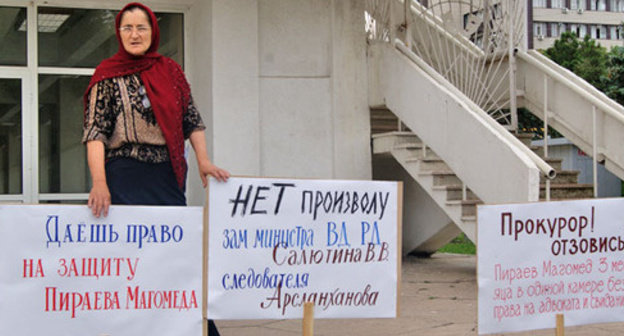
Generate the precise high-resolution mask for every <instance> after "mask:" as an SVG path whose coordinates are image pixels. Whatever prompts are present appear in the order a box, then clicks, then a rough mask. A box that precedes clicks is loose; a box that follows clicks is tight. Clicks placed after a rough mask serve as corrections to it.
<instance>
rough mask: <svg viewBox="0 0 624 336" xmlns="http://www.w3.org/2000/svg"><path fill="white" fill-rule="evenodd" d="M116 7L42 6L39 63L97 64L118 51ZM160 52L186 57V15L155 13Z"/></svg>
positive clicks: (180, 57)
mask: <svg viewBox="0 0 624 336" xmlns="http://www.w3.org/2000/svg"><path fill="white" fill-rule="evenodd" d="M115 15H117V11H116V10H103V9H80V8H57V7H39V10H38V13H37V19H38V28H37V29H38V41H39V65H40V66H58V67H81V68H94V67H96V66H97V65H98V64H99V63H100V62H101V61H102V60H103V59H105V58H108V57H110V56H112V55H113V54H115V53H116V52H117V48H118V44H117V38H116V37H115V28H114V25H115ZM156 17H157V18H158V25H159V26H160V47H159V50H158V51H159V52H160V53H161V54H163V55H165V56H168V57H171V58H173V59H174V60H175V61H176V62H178V63H179V64H183V61H184V52H183V51H184V45H183V42H182V41H183V40H184V39H183V29H184V24H183V15H182V14H178V13H156Z"/></svg>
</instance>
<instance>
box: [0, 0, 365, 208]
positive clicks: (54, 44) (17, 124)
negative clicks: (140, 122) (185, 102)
mask: <svg viewBox="0 0 624 336" xmlns="http://www.w3.org/2000/svg"><path fill="white" fill-rule="evenodd" d="M125 3H126V1H118V0H101V1H94V0H47V1H43V0H41V1H39V0H35V1H22V0H0V148H1V150H0V202H24V203H81V204H83V203H85V201H86V199H87V197H88V192H89V190H90V177H89V170H88V167H87V164H86V158H85V148H84V145H83V144H82V143H81V133H82V120H83V106H82V95H83V93H84V90H85V88H86V86H87V83H88V82H89V79H90V76H91V74H92V73H93V70H94V68H95V66H96V65H97V64H98V63H99V62H100V61H101V60H103V59H104V58H106V57H109V56H111V55H113V54H114V53H115V52H116V51H117V41H116V39H115V31H114V27H113V26H114V18H115V15H116V13H117V11H118V10H119V9H120V8H121V7H123V5H125ZM144 3H145V4H147V5H148V6H150V7H151V8H152V9H154V11H155V12H156V14H157V16H158V18H159V25H160V28H161V44H160V49H159V51H160V52H161V53H162V54H164V55H166V56H169V57H171V58H173V59H174V60H176V61H177V62H178V63H180V64H181V65H182V66H183V67H184V70H185V72H186V74H187V77H188V79H189V81H190V83H191V88H192V92H193V96H194V100H195V102H196V104H197V105H198V108H199V110H200V111H201V114H202V118H203V120H204V123H205V124H206V126H207V132H206V133H207V142H208V147H209V152H210V153H209V154H210V156H211V158H212V160H213V161H214V162H215V163H217V164H218V165H220V166H222V167H224V168H226V169H228V170H229V171H230V172H231V173H232V174H234V175H253V176H272V177H300V178H345V179H370V178H371V174H372V173H371V169H372V168H371V154H370V130H369V129H370V125H369V112H368V104H367V80H366V78H367V77H366V38H365V32H364V15H363V13H364V8H363V6H364V2H363V1H359V0H347V1H342V0H340V1H326V0H289V1H281V0H176V1H173V0H155V1H144ZM187 148H190V146H187ZM188 157H189V158H192V157H193V156H192V155H189V156H188ZM189 169H190V170H189V173H188V176H189V179H188V183H187V198H188V200H189V203H190V204H194V205H199V204H203V201H204V190H203V188H202V187H201V182H200V180H199V177H198V174H197V171H196V167H195V162H194V160H192V159H190V160H189Z"/></svg>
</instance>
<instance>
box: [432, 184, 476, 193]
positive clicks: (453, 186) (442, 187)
mask: <svg viewBox="0 0 624 336" xmlns="http://www.w3.org/2000/svg"><path fill="white" fill-rule="evenodd" d="M462 188H463V186H462V185H461V184H447V185H439V186H434V187H433V189H440V190H461V189H462ZM466 190H467V191H470V188H466Z"/></svg>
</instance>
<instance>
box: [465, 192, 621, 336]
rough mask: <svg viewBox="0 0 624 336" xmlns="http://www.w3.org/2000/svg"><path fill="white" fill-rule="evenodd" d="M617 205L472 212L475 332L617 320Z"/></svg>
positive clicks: (590, 202)
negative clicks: (558, 317) (474, 227)
mask: <svg viewBox="0 0 624 336" xmlns="http://www.w3.org/2000/svg"><path fill="white" fill-rule="evenodd" d="M623 208H624V199H600V200H595V199H592V200H579V201H565V202H540V203H529V204H511V205H486V206H479V209H478V230H479V232H478V241H479V242H478V247H477V251H478V282H479V333H480V334H489V333H501V332H515V331H526V330H535V329H544V328H552V329H554V328H555V320H556V318H555V317H556V315H557V314H564V315H565V321H566V326H575V325H583V324H592V323H604V322H617V321H624V256H623V254H622V251H624V217H623V216H622V209H623Z"/></svg>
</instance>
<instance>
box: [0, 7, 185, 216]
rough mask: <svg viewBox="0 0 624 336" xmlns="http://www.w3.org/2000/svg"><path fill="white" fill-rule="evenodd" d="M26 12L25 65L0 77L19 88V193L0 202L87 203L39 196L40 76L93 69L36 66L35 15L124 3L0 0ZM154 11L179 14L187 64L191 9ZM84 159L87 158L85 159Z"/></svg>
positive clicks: (0, 69)
mask: <svg viewBox="0 0 624 336" xmlns="http://www.w3.org/2000/svg"><path fill="white" fill-rule="evenodd" d="M5 6H6V7H19V8H25V9H26V20H27V21H26V27H27V28H26V29H27V34H26V66H1V65H0V78H3V79H4V78H11V79H20V80H21V85H22V111H21V113H22V193H21V194H13V195H10V194H9V195H7V194H0V202H23V203H28V204H37V203H39V202H40V201H61V202H62V201H85V202H86V201H87V199H88V197H89V194H88V193H41V192H40V188H39V75H79V76H91V75H93V72H94V71H95V68H72V67H49V66H46V67H39V66H38V64H39V59H38V55H39V50H38V49H39V48H38V31H37V13H38V11H39V7H64V8H81V9H104V10H106V9H108V10H120V9H121V8H122V6H123V4H120V3H119V2H118V1H114V0H104V1H93V0H86V1H85V0H64V1H63V0H35V1H32V2H29V3H27V4H24V1H20V0H0V7H5ZM151 8H152V9H153V10H154V11H157V12H166V13H175V14H182V21H183V26H182V29H183V32H182V39H183V41H182V44H183V53H184V61H183V62H184V64H182V66H183V67H184V68H185V69H188V65H189V64H190V61H189V60H190V58H191V57H190V50H189V49H190V46H189V44H188V43H187V41H189V32H190V28H191V26H190V22H189V18H190V15H189V13H190V6H189V4H187V3H184V2H183V1H180V2H179V3H175V4H159V5H154V6H151ZM85 160H86V158H85Z"/></svg>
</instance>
